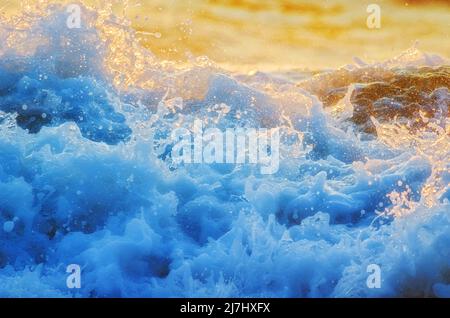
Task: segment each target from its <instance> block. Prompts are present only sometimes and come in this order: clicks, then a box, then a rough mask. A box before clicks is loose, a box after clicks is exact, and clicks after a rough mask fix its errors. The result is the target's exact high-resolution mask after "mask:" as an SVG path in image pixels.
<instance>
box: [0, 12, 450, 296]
mask: <svg viewBox="0 0 450 318" xmlns="http://www.w3.org/2000/svg"><path fill="white" fill-rule="evenodd" d="M64 17H65V16H64V13H63V12H61V10H59V9H58V8H57V7H56V8H55V9H54V12H53V11H52V12H51V13H50V14H49V15H48V16H47V15H45V16H41V15H39V14H37V15H36V16H34V17H31V18H30V19H31V20H30V24H29V26H28V28H27V31H25V34H24V32H23V31H18V30H11V29H7V28H5V29H3V30H2V29H1V28H0V30H2V31H1V33H0V40H1V41H2V45H3V44H5V43H7V40H9V41H13V44H12V45H10V46H9V47H7V48H6V46H5V47H4V48H2V49H1V50H0V296H1V297H17V296H20V297H22V296H26V297H30V296H33V297H34V296H37V297H174V296H176V297H194V296H197V297H198V296H200V297H228V296H234V297H248V296H257V297H335V296H338V297H378V296H439V297H449V296H450V278H449V277H450V204H449V202H448V200H449V199H450V195H449V193H450V189H449V186H448V184H449V182H450V172H449V170H448V169H449V156H450V150H449V147H448V137H449V135H448V133H446V131H445V129H447V132H448V126H446V127H447V128H445V126H444V128H443V131H444V132H442V129H441V131H439V130H438V129H437V130H436V131H437V132H436V131H435V133H434V134H432V133H429V134H428V135H427V136H428V137H427V138H429V140H425V142H424V141H423V139H420V138H419V139H415V137H414V138H413V136H406V137H408V138H409V137H410V138H411V140H414V143H410V144H408V145H407V146H405V145H403V144H401V143H398V144H396V143H395V142H396V141H398V140H401V139H402V138H406V137H405V135H395V134H394V133H392V135H390V136H388V138H384V139H383V138H382V137H381V136H382V134H381V133H379V135H378V136H379V137H376V136H373V135H366V134H364V133H362V134H361V133H357V127H356V126H355V125H354V124H352V123H351V122H349V121H348V120H345V118H344V119H342V118H340V117H339V116H336V115H333V114H332V113H330V112H329V110H327V109H325V108H324V107H323V105H322V103H321V102H320V101H319V99H318V98H317V97H316V96H314V95H313V94H311V93H310V92H308V91H306V90H303V89H300V88H298V87H297V86H296V85H295V84H294V83H292V82H290V81H289V79H287V78H285V79H280V77H279V76H277V77H273V78H272V77H271V75H270V74H265V75H264V76H262V75H261V74H256V75H254V76H253V77H251V78H247V77H245V76H243V77H242V76H241V77H240V76H236V75H235V74H229V73H227V72H226V71H224V70H221V69H220V68H219V67H217V66H215V65H214V64H213V63H212V62H210V61H207V60H205V59H199V60H197V61H195V62H193V65H190V66H188V67H185V68H184V69H179V68H176V67H173V66H170V65H164V64H162V63H160V62H158V61H157V60H155V58H154V57H153V56H152V55H151V53H149V52H148V56H146V57H144V58H145V59H148V63H147V64H145V65H144V67H143V68H142V69H141V71H142V72H141V73H139V74H138V75H136V74H134V75H133V74H132V70H131V69H130V65H134V66H135V67H136V69H138V66H136V64H137V63H136V61H138V62H139V61H141V60H139V58H143V57H142V55H139V56H138V55H137V53H136V52H137V51H136V50H139V51H138V53H141V52H145V50H144V49H143V48H136V45H137V44H136V43H134V46H130V45H129V42H127V41H133V36H132V31H131V30H128V29H126V28H125V27H122V26H114V24H112V23H111V25H112V26H108V27H109V28H110V29H107V28H106V27H105V28H104V29H101V28H99V27H98V25H97V26H95V23H94V22H95V21H96V20H95V19H96V18H95V16H93V17H91V19H93V20H90V22H91V23H90V24H88V25H85V26H83V28H82V29H80V30H69V29H66V28H65V27H64V22H65V21H64ZM111 19H112V18H111ZM116 28H117V29H116ZM124 30H125V31H124ZM120 32H122V33H120ZM37 35H39V36H40V37H42V38H44V39H45V40H40V41H37V43H36V41H32V39H35V38H36V36H37ZM119 35H120V36H119ZM23 37H25V39H28V40H29V41H24V40H23V39H24V38H23ZM113 38H114V39H116V40H117V39H119V40H117V41H119V42H120V41H123V43H122V42H120V43H119V44H118V43H113V44H111V43H112V41H108V40H111V39H113ZM67 41H68V42H67ZM8 43H10V42H8ZM65 43H66V44H65ZM67 43H69V44H67ZM126 44H128V45H126ZM113 45H115V47H119V48H121V50H119V51H120V52H117V51H114V53H111V52H112V51H110V50H111V48H112V46H113ZM120 45H122V46H120ZM24 52H25V53H24ZM109 54H120V55H119V57H120V58H123V59H122V60H120V61H119V62H117V63H115V62H114V59H113V58H112V57H111V55H109ZM130 54H136V55H130ZM113 57H114V56H113ZM116 57H117V56H116ZM127 58H129V59H128V60H127ZM127 63H130V64H127ZM377 67H379V66H377ZM386 67H387V66H386ZM373 71H374V72H376V69H375V68H374V70H373ZM267 85H269V86H270V88H269V89H267ZM447 97H448V95H447ZM196 119H201V120H202V121H203V123H204V125H205V126H209V127H218V128H219V129H226V128H234V127H253V128H261V127H266V128H273V127H279V128H280V129H281V131H282V141H281V155H282V158H281V160H280V169H279V171H278V172H277V173H276V174H273V175H262V174H261V173H260V170H259V167H257V166H255V165H251V164H240V165H233V164H185V165H183V164H181V165H180V164H176V163H174V162H173V161H172V160H171V156H170V151H169V150H170V147H171V146H172V144H171V142H170V140H169V135H170V133H171V131H172V130H173V129H174V127H179V126H181V127H187V128H190V127H191V126H192V124H193V122H194V121H195V120H196ZM444 121H445V118H444ZM447 123H448V122H447ZM444 124H445V123H444ZM382 128H383V127H382V124H380V126H379V127H378V129H382ZM387 141H391V143H389V142H387ZM439 143H440V145H441V146H440V147H437V149H439V151H428V150H429V149H428V148H427V147H428V146H427V145H430V147H431V145H432V144H433V145H436V144H439ZM424 145H425V146H424ZM424 147H425V148H424ZM430 187H431V189H434V190H435V191H430ZM393 193H394V194H403V195H404V200H394V199H392V194H393ZM389 195H390V196H389ZM400 197H401V196H400ZM400 212H402V213H400ZM69 264H79V265H80V266H81V268H82V276H81V278H82V287H81V288H80V289H68V288H67V286H66V278H67V275H68V274H67V273H66V267H67V266H68V265H69ZM369 264H377V265H379V266H380V268H381V279H382V281H381V288H375V289H370V288H368V287H367V285H366V279H367V277H368V275H369V274H368V273H367V266H368V265H369Z"/></svg>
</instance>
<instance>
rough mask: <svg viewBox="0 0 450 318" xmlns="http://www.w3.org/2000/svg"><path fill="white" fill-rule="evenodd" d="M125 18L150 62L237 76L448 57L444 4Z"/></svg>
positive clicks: (292, 4)
mask: <svg viewBox="0 0 450 318" xmlns="http://www.w3.org/2000/svg"><path fill="white" fill-rule="evenodd" d="M15 2H17V1H9V2H8V0H0V3H3V5H0V8H2V7H5V9H3V10H10V11H12V10H14V7H15V6H17V3H15ZM92 2H95V3H98V4H99V5H101V3H102V1H100V0H97V1H92ZM370 3H377V4H379V5H380V7H381V28H380V29H369V28H368V27H367V25H366V19H367V17H368V15H369V13H367V12H366V8H367V5H368V4H370ZM119 7H120V5H119ZM118 9H122V8H118ZM126 12H127V16H128V17H129V18H130V19H131V20H132V25H133V27H134V28H135V29H136V30H137V31H139V40H140V41H141V43H142V44H143V45H145V46H146V47H148V48H150V49H151V50H152V51H153V52H154V53H155V54H156V55H157V56H159V57H161V58H163V59H170V60H181V61H183V60H185V59H186V57H187V56H190V55H193V56H199V55H206V56H208V57H209V58H210V59H212V60H214V61H215V62H217V63H219V64H221V65H223V66H225V67H227V68H230V69H236V70H251V69H263V70H264V69H267V70H276V69H282V70H283V69H293V68H294V69H303V68H309V69H323V68H335V67H338V66H340V65H343V64H347V63H351V62H352V58H353V56H358V57H360V58H362V59H363V60H366V61H368V62H372V61H378V60H383V59H387V58H391V57H392V56H394V55H396V54H398V53H400V52H402V51H404V50H405V49H407V48H409V47H411V46H412V45H413V43H414V42H415V41H416V40H417V41H419V48H420V49H421V50H423V51H426V52H432V53H438V54H441V55H443V56H446V57H449V55H450V38H449V31H448V30H450V2H449V1H446V0H442V1H440V0H435V1H425V0H421V1H418V0H413V1H396V0H378V1H374V0H317V1H310V0H130V1H129V5H128V9H127V11H126Z"/></svg>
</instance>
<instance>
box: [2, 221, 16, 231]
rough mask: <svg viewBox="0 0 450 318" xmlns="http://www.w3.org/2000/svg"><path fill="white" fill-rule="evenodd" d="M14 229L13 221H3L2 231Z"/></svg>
mask: <svg viewBox="0 0 450 318" xmlns="http://www.w3.org/2000/svg"><path fill="white" fill-rule="evenodd" d="M13 230H14V222H13V221H7V222H5V223H3V231H5V232H6V233H11V232H12V231H13Z"/></svg>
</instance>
